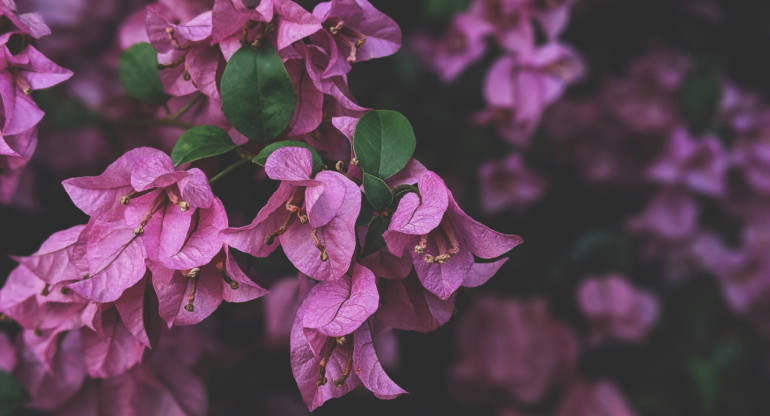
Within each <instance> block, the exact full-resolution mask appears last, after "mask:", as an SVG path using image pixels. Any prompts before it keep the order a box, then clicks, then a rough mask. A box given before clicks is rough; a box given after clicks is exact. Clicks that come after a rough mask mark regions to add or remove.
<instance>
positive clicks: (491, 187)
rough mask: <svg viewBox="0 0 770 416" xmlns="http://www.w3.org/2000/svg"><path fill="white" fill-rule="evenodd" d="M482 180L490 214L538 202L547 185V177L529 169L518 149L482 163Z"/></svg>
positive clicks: (483, 203)
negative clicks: (500, 157) (517, 151)
mask: <svg viewBox="0 0 770 416" xmlns="http://www.w3.org/2000/svg"><path fill="white" fill-rule="evenodd" d="M479 182H480V191H479V192H480V197H481V206H482V208H483V209H484V211H485V212H487V213H489V214H493V213H497V212H500V211H503V210H505V209H508V208H511V207H521V206H524V205H527V204H530V203H532V202H535V201H537V200H538V199H540V198H541V197H542V196H543V194H544V193H545V189H546V179H545V178H544V177H542V176H541V175H539V174H537V173H535V172H534V171H532V170H531V169H529V168H528V167H527V166H526V164H525V162H524V159H523V158H522V157H521V155H520V154H518V153H513V154H511V155H510V156H508V157H506V158H505V159H503V160H500V161H498V160H489V161H486V162H484V163H482V164H481V166H480V167H479Z"/></svg>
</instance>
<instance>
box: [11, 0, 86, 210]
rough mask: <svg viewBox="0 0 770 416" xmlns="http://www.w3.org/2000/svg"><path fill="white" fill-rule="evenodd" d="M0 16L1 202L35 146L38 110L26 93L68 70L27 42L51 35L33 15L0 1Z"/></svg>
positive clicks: (45, 85)
mask: <svg viewBox="0 0 770 416" xmlns="http://www.w3.org/2000/svg"><path fill="white" fill-rule="evenodd" d="M0 19H2V21H3V25H2V29H0V54H2V58H0V59H2V64H0V82H2V85H0V99H2V109H3V111H2V113H3V115H2V121H0V124H2V127H1V129H2V132H1V133H0V203H3V204H7V203H9V202H10V201H11V200H12V199H13V196H14V194H15V192H16V187H17V186H18V184H19V181H20V179H21V173H22V170H23V168H24V166H26V165H27V163H28V162H29V160H30V158H31V157H32V154H33V153H34V152H35V147H36V146H37V125H38V123H39V122H40V120H41V119H42V118H43V114H44V113H43V111H42V110H40V108H39V107H38V106H37V104H36V103H35V101H34V100H33V99H32V97H31V94H32V91H36V90H40V89H44V88H49V87H52V86H54V85H56V84H59V83H61V82H64V81H66V80H67V79H68V78H69V77H71V76H72V72H70V71H68V70H66V69H64V68H62V67H60V66H58V65H56V64H55V63H53V62H52V61H51V60H49V59H48V58H46V57H45V56H44V55H43V54H42V53H40V51H38V50H37V49H35V47H34V46H32V43H33V41H34V40H36V39H39V38H41V37H43V36H45V35H48V34H50V33H51V30H50V29H49V28H48V26H46V25H45V23H43V19H42V17H41V16H40V15H39V14H37V13H25V14H20V13H19V12H18V11H17V9H16V3H15V2H14V1H13V0H8V1H5V2H3V4H2V5H0Z"/></svg>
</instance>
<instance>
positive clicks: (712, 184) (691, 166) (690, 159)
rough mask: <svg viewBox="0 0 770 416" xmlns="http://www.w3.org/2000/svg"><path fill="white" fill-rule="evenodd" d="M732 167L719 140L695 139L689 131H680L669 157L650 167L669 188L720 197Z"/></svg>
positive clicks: (668, 150)
mask: <svg viewBox="0 0 770 416" xmlns="http://www.w3.org/2000/svg"><path fill="white" fill-rule="evenodd" d="M768 154H770V153H768ZM728 167H729V160H728V157H727V154H726V153H725V150H724V148H723V147H722V144H721V143H720V141H719V139H718V138H716V137H714V136H707V137H701V138H693V137H691V136H690V135H689V134H688V133H687V131H686V130H684V129H677V130H676V131H675V132H674V134H672V135H671V137H670V139H669V142H668V145H667V147H666V149H665V153H664V154H663V155H662V156H661V157H660V158H659V159H658V160H657V161H656V162H654V163H653V165H652V166H650V168H649V170H648V172H647V174H648V176H649V177H650V178H651V179H652V180H654V181H656V182H660V183H662V184H664V185H667V186H673V185H683V186H685V187H687V188H689V189H691V190H693V191H696V192H701V193H704V194H707V195H711V196H716V197H719V196H723V195H724V194H725V192H726V175H727V168H728Z"/></svg>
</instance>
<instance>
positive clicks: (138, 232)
mask: <svg viewBox="0 0 770 416" xmlns="http://www.w3.org/2000/svg"><path fill="white" fill-rule="evenodd" d="M142 234H144V227H143V226H141V225H140V226H138V227H136V229H134V235H135V236H140V235H142Z"/></svg>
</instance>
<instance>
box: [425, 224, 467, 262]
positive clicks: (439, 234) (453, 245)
mask: <svg viewBox="0 0 770 416" xmlns="http://www.w3.org/2000/svg"><path fill="white" fill-rule="evenodd" d="M429 237H430V238H431V240H432V241H433V242H434V243H435V244H436V248H437V249H438V254H437V255H436V256H432V255H430V254H425V257H424V258H423V259H424V260H425V262H426V263H428V264H434V263H438V264H444V263H446V262H447V261H449V259H451V258H452V256H454V255H455V254H457V253H459V252H460V243H459V241H458V240H457V235H456V234H455V230H454V227H452V224H450V223H449V221H448V220H447V219H446V218H444V219H442V220H441V223H440V224H439V226H438V227H437V228H436V229H435V230H433V231H431V232H430V233H429V234H427V235H423V236H421V237H420V242H419V243H417V245H416V246H414V252H415V253H417V254H423V253H424V252H425V249H426V248H427V247H428V238H429Z"/></svg>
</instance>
